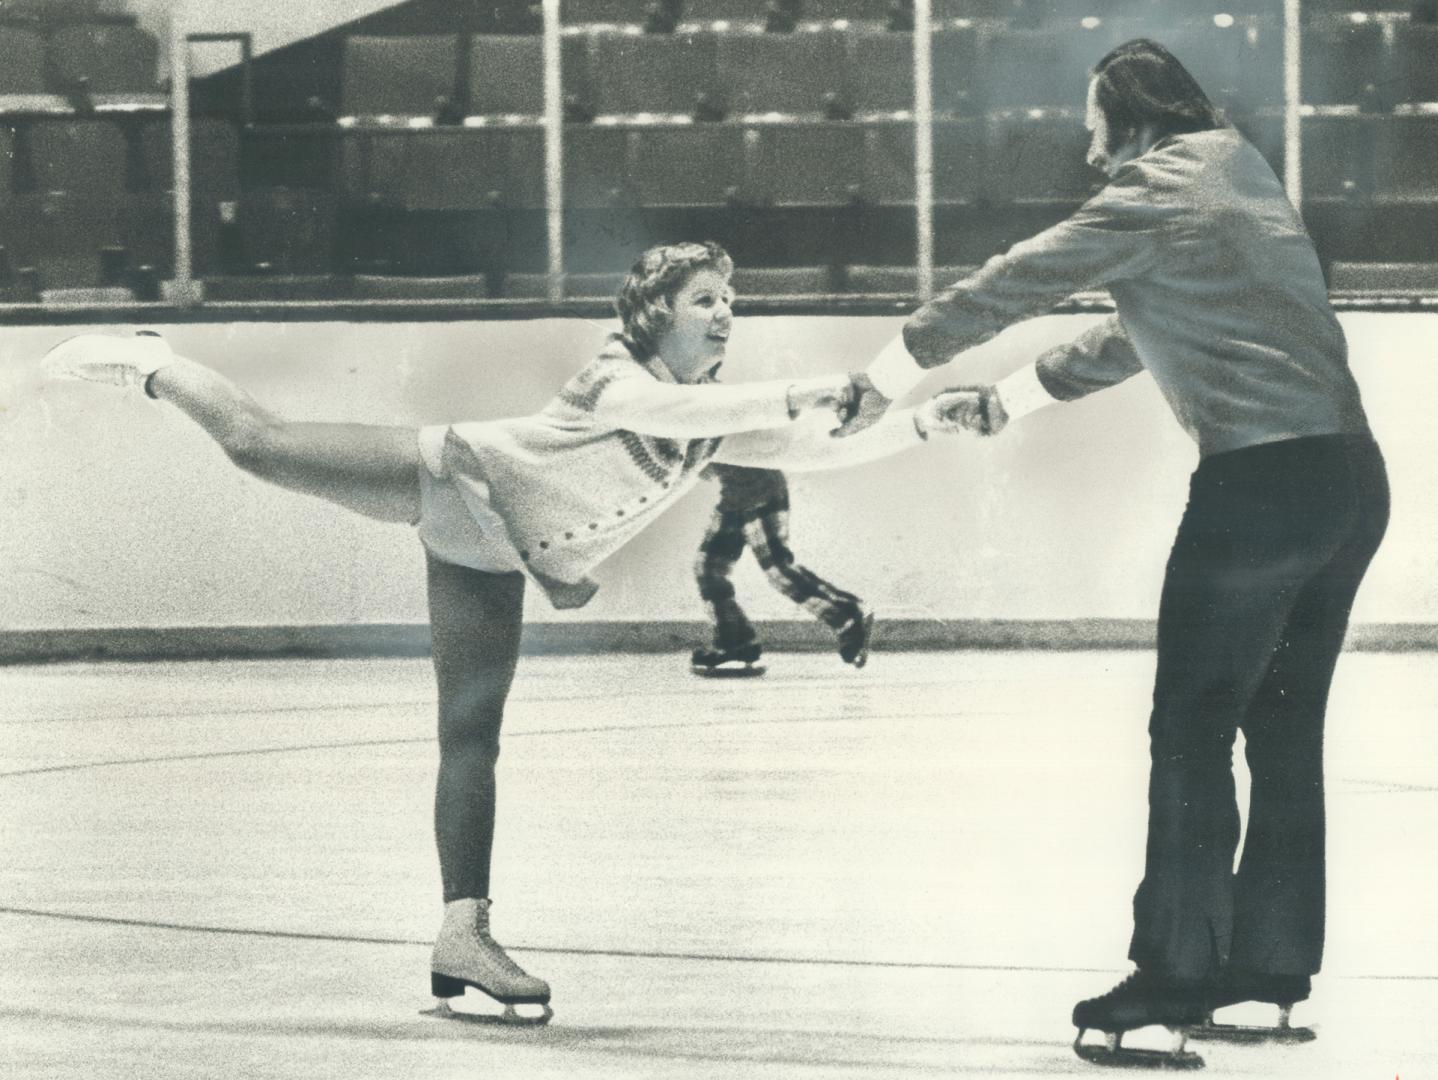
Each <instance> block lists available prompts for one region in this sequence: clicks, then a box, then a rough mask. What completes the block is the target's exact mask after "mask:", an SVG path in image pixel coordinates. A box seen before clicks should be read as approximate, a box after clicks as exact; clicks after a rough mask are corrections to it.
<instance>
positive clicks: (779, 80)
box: [715, 31, 848, 116]
mask: <svg viewBox="0 0 1438 1080" xmlns="http://www.w3.org/2000/svg"><path fill="white" fill-rule="evenodd" d="M715 41H716V45H717V50H716V62H717V67H718V80H719V87H720V93H721V94H722V95H723V96H724V99H725V100H726V101H727V102H728V103H729V109H730V115H731V116H734V115H741V114H764V113H774V112H777V113H790V114H800V115H808V114H814V115H818V114H822V113H823V111H824V108H825V97H826V95H828V94H837V95H840V96H841V97H845V96H847V93H848V91H847V86H848V75H847V74H846V72H845V70H844V58H845V53H844V47H843V35H841V34H837V33H832V32H827V31H826V32H822V33H806V32H798V33H792V34H748V33H731V34H721V35H718V36H717V37H716V38H715Z"/></svg>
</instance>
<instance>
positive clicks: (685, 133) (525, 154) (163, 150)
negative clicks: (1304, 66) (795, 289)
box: [0, 113, 1438, 211]
mask: <svg viewBox="0 0 1438 1080" xmlns="http://www.w3.org/2000/svg"><path fill="white" fill-rule="evenodd" d="M1239 126H1240V128H1241V129H1242V130H1244V131H1245V133H1246V134H1247V135H1248V136H1249V137H1250V138H1251V139H1252V140H1253V142H1254V143H1255V144H1256V145H1257V146H1259V148H1260V149H1261V150H1262V151H1263V152H1264V153H1265V155H1266V156H1267V157H1268V158H1269V160H1270V161H1272V162H1273V163H1274V164H1275V165H1276V166H1278V167H1280V168H1281V166H1282V154H1283V141H1282V124H1281V120H1280V119H1279V118H1278V117H1276V116H1264V117H1251V118H1246V119H1242V120H1240V122H1239ZM933 133H934V196H935V199H936V200H937V201H938V202H940V203H956V204H966V203H974V202H981V201H982V202H990V203H1011V202H1018V203H1022V202H1068V203H1072V202H1075V201H1078V200H1081V199H1083V198H1084V197H1085V196H1086V195H1087V193H1088V192H1089V191H1090V190H1091V189H1092V186H1093V183H1094V181H1095V179H1096V177H1095V174H1093V173H1092V172H1091V171H1089V170H1088V169H1087V168H1086V167H1085V166H1084V164H1083V151H1084V146H1085V143H1086V140H1087V133H1086V132H1085V130H1084V128H1083V125H1082V122H1081V120H1080V119H1079V118H1077V117H1075V116H1055V115H1044V116H1030V115H1026V114H1020V115H1015V116H1008V117H1002V118H998V117H990V118H986V119H954V120H948V121H943V122H939V123H936V124H935V125H934V127H933ZM1303 145H1304V158H1303V182H1304V192H1305V197H1306V198H1308V199H1334V198H1343V199H1352V198H1365V199H1373V200H1376V201H1379V202H1384V201H1412V200H1425V199H1426V200H1432V199H1438V115H1435V114H1431V113H1413V114H1403V115H1374V114H1365V113H1347V114H1334V115H1322V114H1320V115H1313V116H1309V117H1306V118H1305V119H1304V121H1303ZM191 161H192V171H191V177H192V182H193V187H194V189H195V191H196V192H198V193H200V194H201V195H204V196H206V197H211V196H212V197H214V198H216V199H235V198H237V197H238V194H239V192H241V191H242V190H257V189H268V188H290V189H295V190H306V189H310V190H327V191H332V192H333V193H334V194H336V195H337V196H338V197H340V198H342V199H343V200H345V201H347V202H350V203H355V204H362V205H385V206H391V207H397V208H401V209H406V210H412V211H445V210H465V209H487V208H498V207H509V208H536V207H542V206H543V205H544V202H545V185H544V144H543V134H542V132H541V130H540V129H539V128H538V127H537V126H518V125H516V126H496V127H476V128H444V127H436V128H423V129H407V128H352V129H343V128H337V127H320V128H263V127H260V128H253V129H249V130H244V131H242V130H241V129H239V128H237V127H235V126H233V125H231V124H228V123H226V122H223V121H219V120H202V121H200V122H198V123H197V124H196V126H195V127H194V129H193V131H192V149H191ZM564 162H565V167H564V187H563V198H564V200H565V202H566V204H567V205H569V206H573V207H575V208H601V209H602V208H614V207H622V206H637V207H664V206H710V207H722V206H727V205H748V206H770V205H777V206H841V205H845V204H848V203H851V202H855V201H864V202H868V203H874V204H880V205H885V204H893V205H907V204H911V203H912V202H913V201H914V198H915V184H914V165H913V162H914V143H913V128H912V125H910V124H908V123H907V122H905V121H899V120H887V121H870V122H862V123H861V122H848V123H828V122H823V121H811V122H794V123H771V124H758V123H756V124H733V123H718V124H686V125H637V124H616V125H605V126H591V125H577V124H572V125H568V126H567V127H566V129H565V142H564ZM796 163H802V167H796ZM171 183H172V161H171V152H170V133H169V128H168V121H167V119H166V118H165V117H163V116H155V117H151V118H149V119H143V120H142V119H137V118H130V119H128V120H118V121H117V120H111V119H77V118H32V119H30V120H29V121H26V122H23V123H22V122H18V121H12V123H11V126H9V127H4V126H0V202H6V201H9V200H11V199H13V198H14V197H17V196H27V195H32V194H45V193H62V194H66V195H70V196H83V197H85V198H87V199H89V200H92V201H95V202H96V203H97V204H102V203H104V202H105V200H106V198H107V197H110V198H113V197H117V196H119V195H121V194H123V193H125V192H131V193H147V192H156V191H164V190H166V189H167V188H169V187H170V186H171Z"/></svg>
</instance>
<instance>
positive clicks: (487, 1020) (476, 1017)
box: [419, 998, 554, 1027]
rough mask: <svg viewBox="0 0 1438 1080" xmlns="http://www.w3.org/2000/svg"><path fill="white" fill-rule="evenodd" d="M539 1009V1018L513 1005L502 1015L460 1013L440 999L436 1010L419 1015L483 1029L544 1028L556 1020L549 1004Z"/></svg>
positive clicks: (426, 1010)
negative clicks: (520, 1010)
mask: <svg viewBox="0 0 1438 1080" xmlns="http://www.w3.org/2000/svg"><path fill="white" fill-rule="evenodd" d="M539 1007H540V1008H541V1009H542V1010H543V1012H541V1013H540V1014H539V1015H538V1016H531V1015H527V1014H525V1013H521V1012H519V1011H518V1010H517V1009H515V1007H514V1006H513V1005H506V1006H505V1007H504V1012H502V1013H472V1012H460V1011H459V1010H458V1009H452V1008H450V1005H449V1002H448V1001H446V1000H444V999H443V998H439V999H437V1000H436V1001H435V1005H434V1008H432V1009H421V1010H420V1011H419V1014H420V1016H430V1017H433V1018H434V1019H436V1020H457V1021H459V1022H460V1023H461V1024H478V1025H480V1026H483V1027H543V1026H544V1025H545V1024H547V1023H549V1021H550V1020H551V1019H553V1018H554V1010H553V1009H551V1008H550V1007H549V1006H548V1005H547V1004H544V1005H540V1006H539Z"/></svg>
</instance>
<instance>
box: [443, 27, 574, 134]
mask: <svg viewBox="0 0 1438 1080" xmlns="http://www.w3.org/2000/svg"><path fill="white" fill-rule="evenodd" d="M560 49H561V55H560V70H561V77H562V79H563V93H564V94H565V96H574V97H577V98H579V99H580V100H583V101H589V100H591V99H592V98H593V96H594V95H593V92H592V89H591V87H590V85H589V81H590V80H589V65H590V58H589V42H588V40H587V39H586V38H585V37H582V36H579V37H574V36H566V37H564V38H563V39H562V41H561V44H560ZM469 58H470V59H469V100H468V102H466V103H465V112H466V113H467V114H468V115H470V116H487V115H488V116H493V115H502V114H508V115H516V116H539V115H541V114H543V112H544V52H543V42H542V41H541V40H540V39H539V38H538V37H536V36H534V35H532V34H529V35H523V34H476V35H475V36H474V38H473V40H472V42H471V44H470V51H469Z"/></svg>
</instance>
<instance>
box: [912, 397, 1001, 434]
mask: <svg viewBox="0 0 1438 1080" xmlns="http://www.w3.org/2000/svg"><path fill="white" fill-rule="evenodd" d="M1008 422H1009V414H1008V413H1007V412H1006V411H1004V404H1003V402H1002V401H1000V400H999V394H998V391H997V390H996V389H995V388H994V387H992V386H956V387H953V388H951V389H949V390H943V391H940V392H939V393H937V394H935V395H934V396H933V397H931V398H929V400H928V401H926V402H924V404H923V405H921V406H920V407H919V423H920V425H921V426H922V427H923V428H924V429H925V430H926V431H929V432H934V431H942V432H946V433H948V434H957V433H960V432H971V433H972V434H974V435H997V434H998V433H999V432H1000V431H1002V430H1003V429H1004V428H1005V427H1006V426H1007V425H1008Z"/></svg>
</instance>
